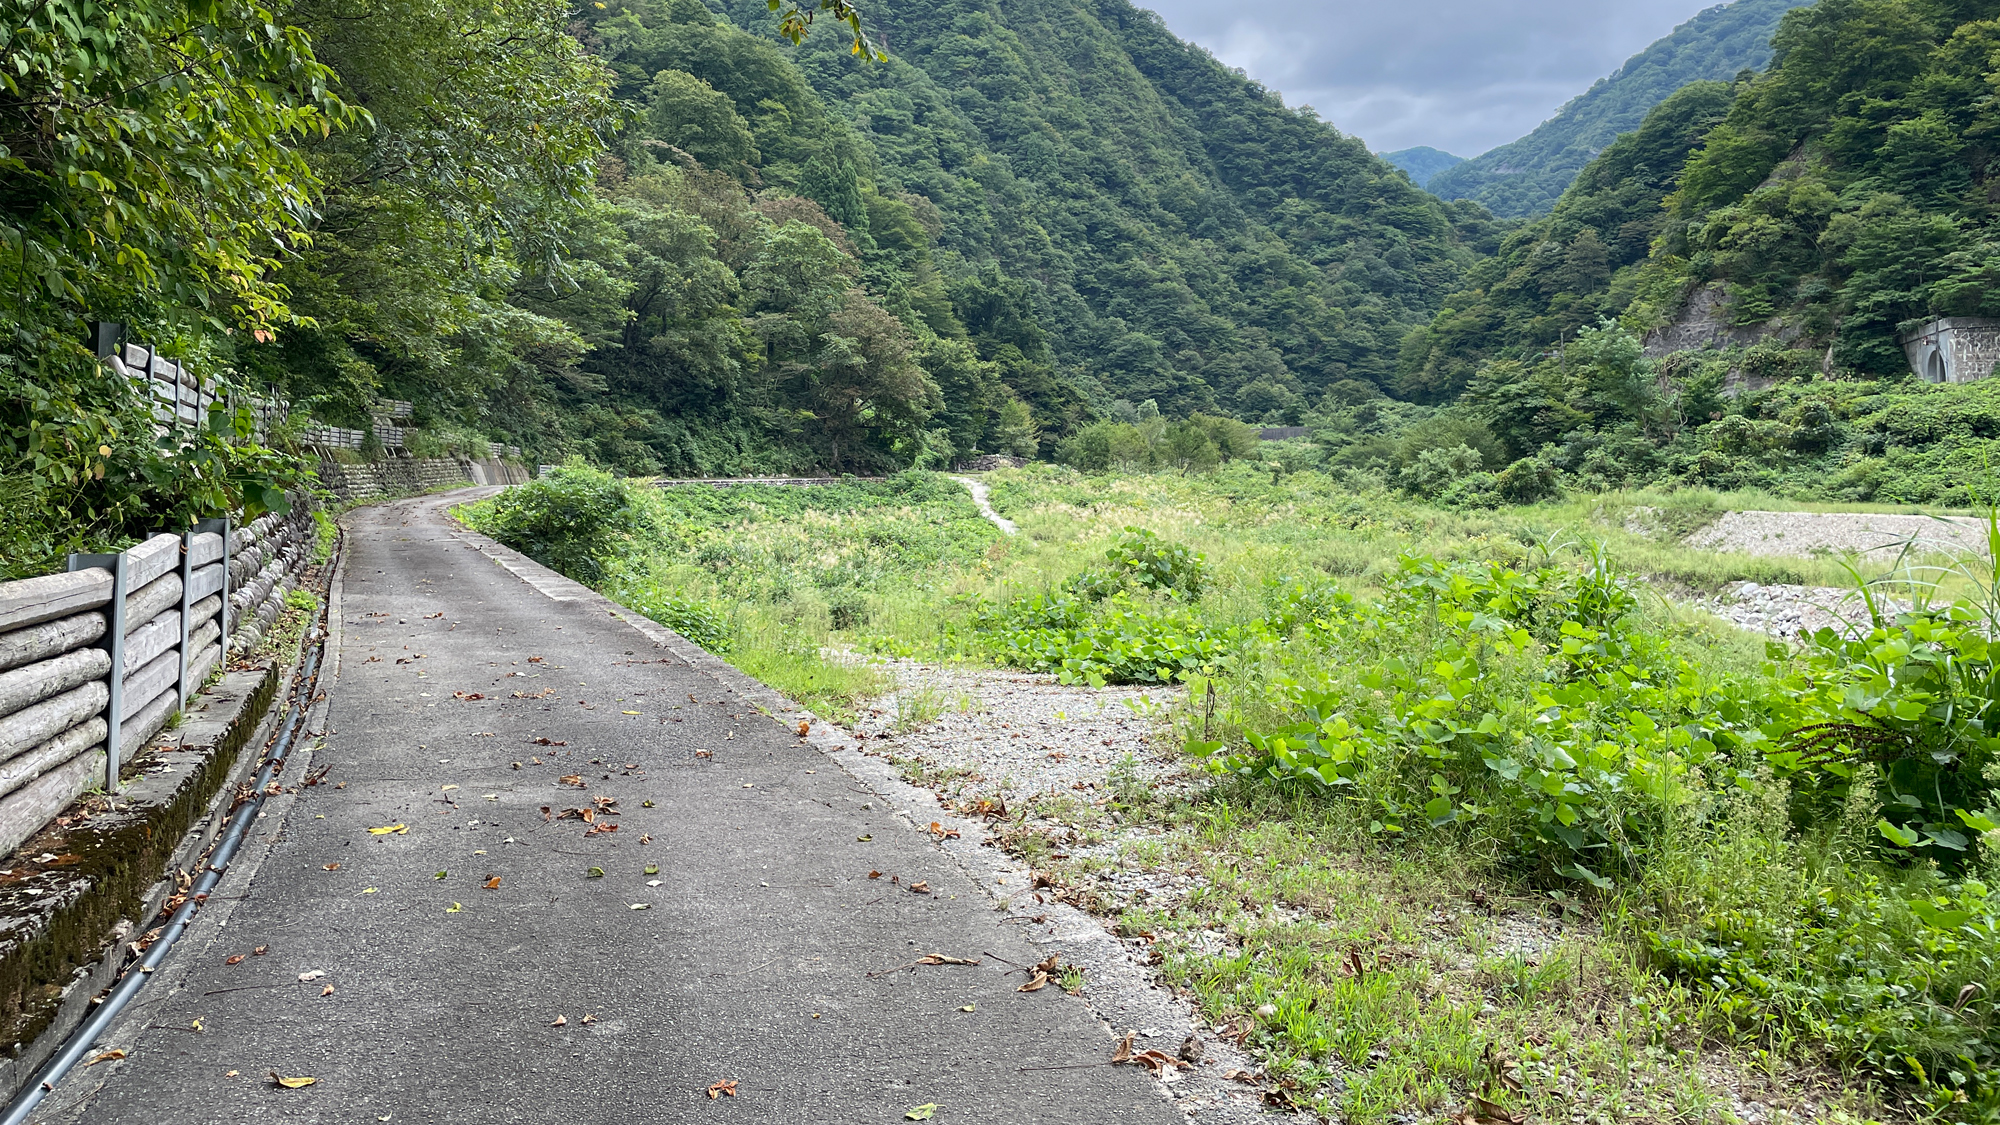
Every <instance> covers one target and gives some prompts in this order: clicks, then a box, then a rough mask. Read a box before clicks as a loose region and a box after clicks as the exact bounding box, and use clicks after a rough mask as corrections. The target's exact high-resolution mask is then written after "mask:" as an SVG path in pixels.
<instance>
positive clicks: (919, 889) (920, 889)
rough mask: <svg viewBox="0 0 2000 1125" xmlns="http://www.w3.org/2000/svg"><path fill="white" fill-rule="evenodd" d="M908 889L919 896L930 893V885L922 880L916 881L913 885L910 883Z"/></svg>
mask: <svg viewBox="0 0 2000 1125" xmlns="http://www.w3.org/2000/svg"><path fill="white" fill-rule="evenodd" d="M910 889H911V890H913V891H915V892H916V893H918V894H920V895H927V894H929V893H931V885H930V883H929V882H928V881H926V880H923V879H919V880H917V881H916V882H914V883H911V884H910Z"/></svg>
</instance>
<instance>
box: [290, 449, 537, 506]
mask: <svg viewBox="0 0 2000 1125" xmlns="http://www.w3.org/2000/svg"><path fill="white" fill-rule="evenodd" d="M319 479H320V483H321V484H323V485H325V486H326V487H327V488H328V489H330V490H331V491H332V492H333V494H334V495H335V496H338V497H340V499H341V500H343V501H347V502H350V503H351V502H353V501H356V500H375V499H380V498H382V497H385V496H407V495H410V494H412V493H417V492H429V491H431V490H432V489H434V488H448V487H451V486H454V485H465V484H522V483H525V482H526V481H527V480H528V471H527V469H525V468H523V467H522V466H520V465H518V464H515V463H513V462H511V461H473V460H468V459H465V458H460V457H393V456H392V457H386V458H384V459H382V460H380V461H370V462H365V463H362V464H358V465H347V464H342V463H340V462H338V461H321V462H320V463H319Z"/></svg>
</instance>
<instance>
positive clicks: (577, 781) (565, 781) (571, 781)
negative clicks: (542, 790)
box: [556, 773, 590, 789]
mask: <svg viewBox="0 0 2000 1125" xmlns="http://www.w3.org/2000/svg"><path fill="white" fill-rule="evenodd" d="M556 784H557V785H569V786H573V787H575V788H577V789H588V788H590V787H589V786H588V785H585V784H584V783H583V775H582V774H578V773H573V774H570V775H569V776H567V777H559V778H556Z"/></svg>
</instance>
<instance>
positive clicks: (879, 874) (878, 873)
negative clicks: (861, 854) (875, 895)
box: [868, 871, 882, 879]
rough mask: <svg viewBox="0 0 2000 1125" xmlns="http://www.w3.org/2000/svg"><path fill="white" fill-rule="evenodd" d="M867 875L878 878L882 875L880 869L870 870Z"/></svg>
mask: <svg viewBox="0 0 2000 1125" xmlns="http://www.w3.org/2000/svg"><path fill="white" fill-rule="evenodd" d="M868 877H869V878H870V879H880V878H881V877H882V873H881V872H880V871H870V872H869V873H868Z"/></svg>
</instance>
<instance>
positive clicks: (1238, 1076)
mask: <svg viewBox="0 0 2000 1125" xmlns="http://www.w3.org/2000/svg"><path fill="white" fill-rule="evenodd" d="M1222 1080H1223V1081H1224V1082H1255V1081H1257V1076H1256V1075H1255V1074H1252V1073H1251V1072H1249V1071H1247V1070H1240V1069H1239V1070H1232V1071H1230V1072H1229V1073H1227V1074H1225V1075H1223V1076H1222Z"/></svg>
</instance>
